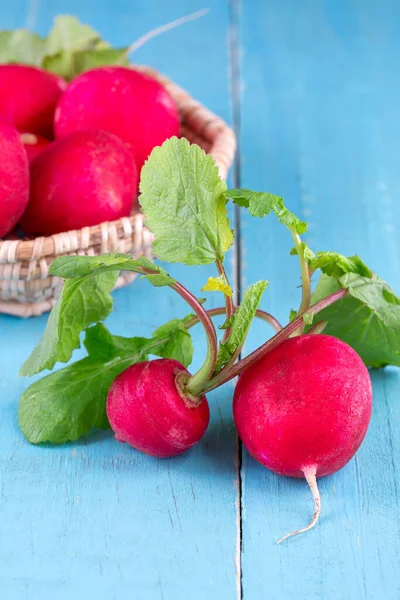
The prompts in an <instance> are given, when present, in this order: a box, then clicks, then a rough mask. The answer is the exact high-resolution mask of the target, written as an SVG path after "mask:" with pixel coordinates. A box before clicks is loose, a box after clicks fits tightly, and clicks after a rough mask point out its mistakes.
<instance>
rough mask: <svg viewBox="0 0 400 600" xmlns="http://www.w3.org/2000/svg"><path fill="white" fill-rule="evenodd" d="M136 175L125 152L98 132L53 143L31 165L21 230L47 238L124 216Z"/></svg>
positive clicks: (128, 210)
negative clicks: (27, 200)
mask: <svg viewBox="0 0 400 600" xmlns="http://www.w3.org/2000/svg"><path fill="white" fill-rule="evenodd" d="M137 185H138V180H137V171H136V167H135V165H134V163H133V161H132V157H131V155H130V153H129V151H128V150H127V149H126V148H125V146H124V144H123V142H121V140H119V139H118V138H117V137H116V136H114V135H111V134H110V133H106V132H104V131H79V132H76V133H73V134H71V135H70V136H67V137H65V138H63V139H61V140H56V141H55V142H53V143H52V144H51V145H50V146H49V147H48V148H46V149H45V150H43V151H42V152H41V154H40V155H39V156H37V157H36V158H35V159H34V160H33V161H32V163H31V192H30V199H29V204H28V207H27V210H26V212H25V214H24V216H23V218H22V220H21V226H22V228H23V230H24V231H25V232H27V233H41V234H46V235H49V234H53V233H58V232H60V231H67V230H70V229H80V228H82V227H85V226H88V225H96V224H97V223H100V222H102V221H113V220H116V219H119V218H121V217H126V216H128V215H130V213H131V210H132V205H133V202H134V200H135V198H136V194H137Z"/></svg>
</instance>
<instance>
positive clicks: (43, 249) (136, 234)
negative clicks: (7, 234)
mask: <svg viewBox="0 0 400 600" xmlns="http://www.w3.org/2000/svg"><path fill="white" fill-rule="evenodd" d="M137 68H139V69H140V70H141V71H143V72H144V73H148V74H149V75H151V76H152V77H154V78H156V79H158V81H160V82H162V83H163V84H164V85H165V87H166V88H167V90H168V91H169V92H170V94H171V95H172V97H173V98H174V99H175V102H176V103H177V106H178V109H179V112H180V115H181V135H182V136H185V137H186V138H187V139H188V140H189V141H191V142H193V143H196V144H199V146H201V147H202V148H204V150H205V151H206V152H208V153H209V154H211V155H212V156H213V157H214V159H215V161H216V163H217V165H218V167H219V169H220V174H221V177H223V178H226V175H227V173H228V170H229V167H230V166H231V164H232V161H233V157H234V153H235V147H236V141H235V135H234V133H233V131H232V130H231V129H230V128H229V127H228V126H227V125H226V123H224V121H222V119H220V118H219V117H217V116H216V115H214V114H213V113H212V112H210V111H209V110H208V109H206V108H204V106H202V105H201V104H200V103H199V102H197V101H196V100H194V99H193V98H191V97H190V96H189V94H188V93H187V92H185V91H184V90H183V89H182V88H180V87H178V86H177V85H175V84H174V83H173V82H171V81H170V80H168V79H167V78H166V77H164V76H163V75H160V74H159V73H157V72H156V71H154V70H153V69H150V68H148V67H137ZM151 246H152V235H151V233H150V232H149V230H148V229H147V228H146V227H145V225H144V223H143V216H142V215H141V214H140V213H135V214H133V215H132V216H131V217H124V218H123V219H119V220H118V221H113V222H106V223H101V224H100V225H95V226H93V227H84V228H83V229H80V230H78V231H67V232H65V233H58V234H56V235H52V236H50V237H38V238H35V239H31V240H22V239H5V240H4V241H0V312H3V313H8V314H11V315H16V316H21V317H30V316H33V315H40V314H42V313H44V312H46V311H49V310H50V309H51V308H52V307H53V306H54V304H55V301H56V299H57V296H58V294H59V292H60V290H61V286H62V280H61V279H59V278H58V277H52V276H50V275H49V274H48V269H49V265H50V264H51V262H52V261H53V259H54V258H55V257H56V256H60V255H64V254H87V255H98V254H101V253H103V252H115V251H118V252H128V253H130V254H132V255H133V256H135V257H137V256H140V255H142V254H144V255H145V256H147V257H148V258H152V251H151ZM134 278H135V274H134V273H123V274H122V275H121V277H120V278H119V280H118V282H117V287H121V286H123V285H127V284H128V283H130V282H131V281H133V279H134Z"/></svg>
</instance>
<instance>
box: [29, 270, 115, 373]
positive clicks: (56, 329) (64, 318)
mask: <svg viewBox="0 0 400 600" xmlns="http://www.w3.org/2000/svg"><path fill="white" fill-rule="evenodd" d="M117 278H118V272H112V273H101V274H99V275H96V276H92V275H87V276H85V277H81V278H78V279H72V280H70V281H67V282H66V283H65V284H64V287H63V289H62V292H61V295H60V297H59V299H58V300H57V303H56V305H55V307H54V308H53V310H52V311H51V313H50V316H49V319H48V322H47V325H46V329H45V331H44V333H43V336H42V338H41V340H40V341H39V343H38V345H37V346H36V347H35V348H34V350H33V352H32V353H31V355H30V356H29V357H28V358H27V360H26V361H25V362H24V364H23V365H22V367H21V370H20V374H21V375H27V376H32V375H34V374H35V373H39V372H40V371H43V370H45V369H52V368H53V367H54V365H55V363H56V362H67V361H68V360H69V359H70V358H71V355H72V352H73V351H74V350H75V349H76V348H79V346H80V341H79V334H80V333H81V331H84V330H85V329H86V328H87V327H89V325H92V324H93V323H96V322H98V321H102V320H104V319H105V318H106V317H107V316H108V314H109V313H110V312H111V310H112V307H113V300H112V297H111V294H110V292H111V290H112V289H113V287H114V285H115V283H116V280H117Z"/></svg>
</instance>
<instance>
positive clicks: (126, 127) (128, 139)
mask: <svg viewBox="0 0 400 600" xmlns="http://www.w3.org/2000/svg"><path fill="white" fill-rule="evenodd" d="M54 127H55V134H56V137H62V136H65V135H68V134H70V133H72V132H73V131H78V130H81V129H87V128H88V127H90V128H93V129H103V130H104V131H109V132H110V133H114V134H115V135H117V136H118V137H120V138H121V139H122V140H123V141H124V142H125V143H126V144H127V146H128V147H129V148H130V150H131V152H132V155H133V157H134V160H135V162H136V165H137V167H138V170H140V169H141V168H142V165H143V163H144V162H145V160H146V159H147V158H148V156H149V154H150V152H151V151H152V149H153V148H154V147H155V146H160V145H161V144H162V143H163V142H164V141H165V140H166V139H167V138H169V137H172V136H177V135H178V134H179V115H178V111H177V108H176V105H175V102H174V100H173V99H172V97H171V96H170V94H169V93H168V92H167V90H166V89H165V88H164V86H162V85H161V84H160V83H158V81H156V80H155V79H153V78H152V77H149V76H148V75H144V74H143V73H140V72H139V71H135V70H134V69H130V68H127V67H100V68H97V69H92V70H91V71H87V72H86V73H82V74H81V75H79V76H78V77H76V79H74V80H73V81H72V82H71V83H70V84H69V85H68V88H67V90H66V92H65V93H64V94H63V96H62V98H61V99H60V101H59V103H58V106H57V109H56V114H55V120H54Z"/></svg>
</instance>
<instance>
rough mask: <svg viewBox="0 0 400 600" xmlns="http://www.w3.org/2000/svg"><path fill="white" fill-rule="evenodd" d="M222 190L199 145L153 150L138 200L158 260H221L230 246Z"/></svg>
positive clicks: (172, 142)
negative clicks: (151, 233)
mask: <svg viewBox="0 0 400 600" xmlns="http://www.w3.org/2000/svg"><path fill="white" fill-rule="evenodd" d="M225 190H226V184H225V182H224V181H223V180H222V179H221V178H220V176H219V174H218V168H217V166H216V164H215V161H214V159H213V158H212V156H210V155H207V154H206V153H205V152H204V150H202V149H201V148H200V147H199V146H197V145H195V144H189V142H188V141H187V140H185V139H184V138H182V139H178V138H171V139H169V140H167V141H166V142H164V144H163V145H162V146H161V147H157V148H154V150H153V151H152V153H151V155H150V157H149V159H148V160H147V162H146V163H145V165H144V167H143V168H142V172H141V180H140V191H141V196H140V198H139V200H140V203H141V206H142V210H143V213H144V215H145V218H146V224H147V225H148V227H149V228H150V229H151V231H152V232H153V233H154V235H155V238H156V239H155V242H154V252H155V254H156V256H158V257H159V258H161V259H162V260H165V261H169V262H182V263H185V264H187V265H199V264H205V263H212V262H214V261H215V260H221V261H222V260H223V258H224V255H225V252H226V251H227V250H228V248H229V247H230V246H231V244H232V242H233V232H232V230H231V228H230V225H229V220H228V217H227V209H226V198H225V196H224V192H225Z"/></svg>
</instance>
